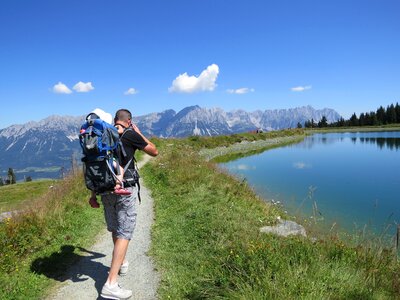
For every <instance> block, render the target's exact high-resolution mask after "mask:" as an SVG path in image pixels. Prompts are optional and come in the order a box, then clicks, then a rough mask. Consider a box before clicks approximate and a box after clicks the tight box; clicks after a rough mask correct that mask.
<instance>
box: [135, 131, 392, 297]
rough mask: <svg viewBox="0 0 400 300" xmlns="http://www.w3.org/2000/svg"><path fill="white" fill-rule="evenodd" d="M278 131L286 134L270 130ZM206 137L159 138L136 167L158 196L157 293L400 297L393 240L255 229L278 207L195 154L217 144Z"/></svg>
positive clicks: (270, 219) (276, 213) (268, 221)
mask: <svg viewBox="0 0 400 300" xmlns="http://www.w3.org/2000/svg"><path fill="white" fill-rule="evenodd" d="M293 132H296V131H293ZM279 134H281V135H283V136H288V135H290V134H288V132H276V133H274V135H275V136H274V137H272V138H276V137H278V135H279ZM242 137H243V138H244V139H248V138H249V136H248V135H244V136H242ZM257 137H258V136H257ZM264 138H265V137H264ZM266 138H267V139H268V138H271V137H266ZM219 139H220V140H221V141H222V144H223V146H229V145H227V144H225V143H228V142H227V141H226V140H225V138H224V137H219ZM226 139H228V138H226ZM229 139H230V140H232V139H235V142H238V143H240V142H241V141H242V140H240V139H241V137H240V136H236V137H235V138H232V137H229ZM211 140H212V138H200V137H193V138H189V139H188V140H178V141H176V142H175V143H174V142H173V141H171V140H165V141H162V140H160V141H159V143H158V144H159V146H160V150H161V151H160V152H161V154H160V155H159V157H157V159H155V160H153V161H152V162H151V163H150V164H148V165H146V166H145V167H144V168H143V169H142V175H143V177H144V179H145V181H146V184H147V186H148V187H149V188H150V189H151V190H152V195H153V197H154V200H155V216H156V217H155V224H154V226H153V230H152V236H153V244H152V250H151V255H152V256H154V259H155V261H156V265H157V268H158V269H159V270H160V272H161V276H162V281H161V287H160V289H159V296H160V299H394V298H400V278H399V276H400V275H399V274H400V265H399V263H398V262H397V258H396V254H395V252H394V250H392V249H385V248H383V247H380V246H379V245H378V247H374V246H368V247H366V246H364V245H361V244H359V245H357V246H350V245H348V244H346V242H345V241H343V240H341V239H340V238H339V237H338V236H337V235H327V236H324V237H319V238H318V239H317V240H315V239H310V238H302V237H289V238H282V237H277V236H274V235H269V234H262V233H260V231H259V229H260V227H262V226H265V225H272V224H274V223H275V222H276V220H277V217H278V216H282V212H281V211H280V210H279V208H277V207H276V206H273V205H269V204H268V203H266V202H265V201H263V200H262V199H260V198H259V197H258V196H257V195H256V194H255V193H254V192H253V191H252V189H251V188H250V187H249V186H248V185H247V184H246V182H243V181H238V180H237V179H236V178H234V177H233V176H231V175H229V174H226V173H224V172H222V171H221V170H220V169H218V167H217V166H216V165H215V164H214V163H213V162H207V161H206V160H205V159H204V158H203V157H202V156H200V155H199V150H200V149H204V148H207V145H209V144H213V146H212V147H215V146H220V145H217V144H218V142H216V141H215V140H214V141H211ZM212 147H210V148H212ZM283 217H288V216H283Z"/></svg>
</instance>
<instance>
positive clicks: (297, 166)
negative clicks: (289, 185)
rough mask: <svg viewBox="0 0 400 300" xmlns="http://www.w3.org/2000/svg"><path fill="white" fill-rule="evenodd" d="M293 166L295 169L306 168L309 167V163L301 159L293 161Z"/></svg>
mask: <svg viewBox="0 0 400 300" xmlns="http://www.w3.org/2000/svg"><path fill="white" fill-rule="evenodd" d="M293 167H294V168H295V169H308V168H311V165H308V164H306V163H304V162H302V161H299V162H296V163H294V164H293Z"/></svg>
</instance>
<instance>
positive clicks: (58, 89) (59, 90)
mask: <svg viewBox="0 0 400 300" xmlns="http://www.w3.org/2000/svg"><path fill="white" fill-rule="evenodd" d="M53 92H54V93H56V94H71V93H72V91H71V90H70V89H69V88H68V87H67V86H66V85H65V84H64V83H62V82H61V81H60V82H58V83H57V84H55V85H54V86H53Z"/></svg>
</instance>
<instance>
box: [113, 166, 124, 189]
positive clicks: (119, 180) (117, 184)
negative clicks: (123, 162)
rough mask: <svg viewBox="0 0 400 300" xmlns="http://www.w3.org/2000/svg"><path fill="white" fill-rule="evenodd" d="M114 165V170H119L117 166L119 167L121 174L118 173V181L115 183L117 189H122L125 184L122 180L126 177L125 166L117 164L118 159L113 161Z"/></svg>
mask: <svg viewBox="0 0 400 300" xmlns="http://www.w3.org/2000/svg"><path fill="white" fill-rule="evenodd" d="M113 167H114V170H117V168H118V169H119V174H116V177H117V183H116V184H115V189H120V188H121V187H122V186H123V183H122V181H123V179H124V168H123V167H121V166H120V165H119V164H117V161H116V160H114V161H113Z"/></svg>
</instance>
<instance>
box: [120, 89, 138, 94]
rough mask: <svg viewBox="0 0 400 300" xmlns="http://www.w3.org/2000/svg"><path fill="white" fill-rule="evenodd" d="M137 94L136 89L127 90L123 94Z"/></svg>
mask: <svg viewBox="0 0 400 300" xmlns="http://www.w3.org/2000/svg"><path fill="white" fill-rule="evenodd" d="M137 93H139V91H138V90H137V89H135V88H129V89H128V90H127V91H126V92H125V93H124V95H135V94H137Z"/></svg>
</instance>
